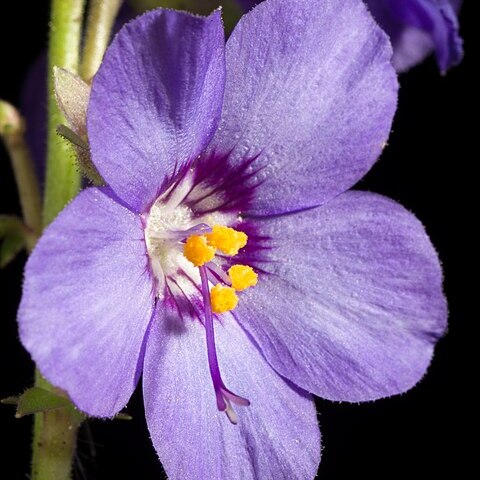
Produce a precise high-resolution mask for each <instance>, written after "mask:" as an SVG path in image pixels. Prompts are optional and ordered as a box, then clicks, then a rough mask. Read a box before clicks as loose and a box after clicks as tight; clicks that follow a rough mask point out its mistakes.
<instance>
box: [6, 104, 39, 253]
mask: <svg viewBox="0 0 480 480" xmlns="http://www.w3.org/2000/svg"><path fill="white" fill-rule="evenodd" d="M24 134H25V122H24V121H23V118H22V117H21V116H20V114H19V113H18V111H17V110H16V109H15V108H14V107H13V106H12V105H10V104H8V103H7V102H3V101H0V136H1V137H2V139H3V141H4V143H5V147H6V148H7V150H8V153H9V156H10V160H11V162H12V168H13V173H14V175H15V181H16V183H17V188H18V195H19V197H20V205H21V207H22V214H23V220H24V222H25V225H27V227H29V228H30V229H31V230H32V231H33V233H34V234H35V235H33V236H32V237H31V238H35V237H36V236H38V235H40V232H41V230H42V211H41V208H42V207H41V203H42V202H41V197H40V188H39V186H38V179H37V176H36V174H35V168H34V165H33V161H32V158H31V156H30V152H29V150H28V147H27V144H26V142H25V135H24ZM28 247H29V249H31V248H33V244H32V245H28Z"/></svg>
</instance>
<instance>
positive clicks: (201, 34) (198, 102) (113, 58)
mask: <svg viewBox="0 0 480 480" xmlns="http://www.w3.org/2000/svg"><path fill="white" fill-rule="evenodd" d="M224 82H225V60H224V34H223V26H222V20H221V17H220V12H219V11H216V12H214V13H212V14H211V15H210V16H209V17H198V16H193V15H190V14H188V13H185V12H175V11H172V10H162V9H157V10H154V11H151V12H149V13H147V14H145V15H142V16H141V17H139V18H137V19H136V20H134V21H132V22H130V23H128V24H127V25H126V26H125V27H124V28H123V29H122V30H121V31H120V33H119V34H118V35H117V36H116V37H115V39H114V40H113V42H112V44H111V45H110V47H109V48H108V50H107V52H106V54H105V58H104V60H103V63H102V65H101V67H100V69H99V71H98V73H97V75H96V76H95V79H94V81H93V87H92V93H91V97H90V104H89V108H88V113H87V127H88V134H89V140H90V146H91V151H92V159H93V162H94V163H95V165H96V167H97V168H98V170H99V172H100V174H101V175H102V177H103V178H104V179H105V180H106V181H107V183H108V184H109V186H110V187H111V188H112V189H113V190H114V191H115V193H116V194H117V195H118V196H119V197H120V198H121V199H122V200H123V201H124V202H125V203H127V204H128V205H129V206H130V207H131V208H132V209H133V210H135V211H137V212H143V211H144V210H145V209H146V208H147V207H148V206H149V204H151V203H152V202H153V201H154V200H155V198H156V196H157V194H158V192H159V190H161V188H162V187H163V188H165V187H166V185H167V183H168V181H169V179H171V177H172V176H173V175H175V173H176V172H178V170H179V169H180V168H181V167H182V166H184V165H185V164H186V163H187V162H188V161H190V160H192V159H194V158H195V157H197V155H198V154H199V153H200V152H201V151H202V150H203V148H204V147H205V146H206V145H207V143H208V142H209V140H210V138H211V136H212V135H213V133H214V131H215V129H216V127H217V124H218V121H219V117H220V110H221V106H222V98H223V89H224Z"/></svg>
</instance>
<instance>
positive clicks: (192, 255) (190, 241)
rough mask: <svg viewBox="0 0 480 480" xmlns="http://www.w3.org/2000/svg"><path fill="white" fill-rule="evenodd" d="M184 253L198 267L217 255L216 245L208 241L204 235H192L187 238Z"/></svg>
mask: <svg viewBox="0 0 480 480" xmlns="http://www.w3.org/2000/svg"><path fill="white" fill-rule="evenodd" d="M183 254H184V255H185V257H186V258H187V260H190V261H191V262H192V263H193V264H194V265H195V266H196V267H201V266H202V265H205V264H206V263H208V262H209V261H210V260H212V258H213V257H214V256H215V247H212V246H210V245H209V244H208V243H207V239H206V238H205V236H203V235H191V236H190V237H188V238H187V242H186V243H185V247H184V249H183Z"/></svg>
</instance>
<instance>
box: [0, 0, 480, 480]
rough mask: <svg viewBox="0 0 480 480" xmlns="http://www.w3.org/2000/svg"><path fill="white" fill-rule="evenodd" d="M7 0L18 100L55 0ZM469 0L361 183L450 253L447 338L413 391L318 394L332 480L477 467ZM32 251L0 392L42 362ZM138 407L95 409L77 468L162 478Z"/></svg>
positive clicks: (1, 313)
mask: <svg viewBox="0 0 480 480" xmlns="http://www.w3.org/2000/svg"><path fill="white" fill-rule="evenodd" d="M5 3H7V2H5ZM5 3H3V4H2V7H1V10H0V12H1V13H0V14H1V17H2V27H1V29H0V49H1V50H0V51H1V57H0V65H1V70H0V97H2V98H4V99H7V100H9V101H10V102H12V103H14V104H18V101H19V93H20V90H21V87H22V81H23V79H24V77H25V75H26V73H27V71H28V68H29V66H30V65H31V63H32V62H33V61H34V60H35V58H36V57H37V56H38V54H39V53H40V52H41V51H42V50H43V49H44V48H45V45H46V38H47V24H48V2H46V1H36V2H13V4H11V5H9V6H8V7H7V6H5ZM8 3H9V4H10V3H11V2H8ZM466 3H467V5H466V6H464V9H463V11H462V15H461V25H462V34H463V37H464V39H465V43H466V57H465V59H464V61H463V63H462V64H461V65H460V66H459V67H457V68H455V69H453V70H452V71H451V72H449V73H448V75H447V76H445V77H442V76H440V75H439V73H438V70H437V68H436V64H435V62H434V60H433V59H432V58H430V59H429V60H428V61H426V62H425V63H424V64H422V65H420V66H419V67H416V68H415V69H413V70H411V71H410V72H409V73H407V74H404V75H402V76H401V79H400V80H401V90H400V98H399V109H398V112H397V115H396V119H395V123H394V129H393V133H392V135H391V138H390V143H389V147H388V148H387V149H386V151H385V152H384V154H383V156H382V159H381V161H380V162H379V163H377V165H376V166H375V167H374V168H373V170H372V171H371V172H370V173H369V174H368V175H367V177H366V178H365V179H364V180H363V181H362V182H361V184H360V185H359V187H360V188H363V189H368V190H372V191H375V192H379V193H382V194H385V195H387V196H389V197H392V198H394V199H396V200H397V201H399V202H401V203H402V204H403V205H405V206H406V207H407V208H408V209H410V210H411V211H413V212H415V214H416V215H417V216H418V217H419V218H420V219H421V220H422V222H423V223H424V224H425V226H426V228H427V231H428V232H429V234H430V236H431V238H432V241H433V243H434V245H435V246H436V248H437V249H438V251H439V254H440V257H441V259H442V261H443V264H444V270H445V289H446V293H447V296H448V299H449V304H450V328H449V332H448V335H447V336H446V337H445V338H444V339H442V340H441V341H440V342H439V344H438V346H437V348H436V354H435V357H434V359H433V363H432V365H431V367H430V369H429V371H428V374H427V376H426V377H425V378H424V379H423V381H422V382H421V383H420V384H419V385H418V386H417V387H415V388H414V389H413V390H412V391H410V392H408V393H407V394H405V395H401V396H397V397H394V398H390V399H385V400H381V401H377V402H374V403H366V404H360V405H350V404H338V403H331V402H328V401H324V400H318V401H317V407H318V411H319V412H320V425H321V430H322V435H323V448H324V449H323V458H322V463H321V466H320V470H319V475H320V478H321V479H322V480H332V479H348V478H352V477H353V476H360V477H362V478H363V477H368V478H371V479H377V478H378V479H380V478H382V479H383V478H391V477H392V476H397V475H398V476H400V475H401V476H405V477H412V478H417V477H421V476H424V477H428V478H434V477H435V476H436V475H440V474H444V473H445V471H446V470H447V469H448V468H451V467H453V468H454V469H455V470H454V471H455V472H456V476H455V477H456V478H463V475H462V473H461V472H462V471H463V469H466V468H467V463H468V459H469V456H468V454H467V446H468V441H467V440H466V438H465V436H464V431H468V429H469V428H470V425H469V422H470V421H471V419H470V411H469V404H470V401H469V398H470V396H471V395H472V389H474V388H476V385H474V384H473V385H472V384H471V383H466V382H465V381H464V380H463V379H464V375H462V373H464V372H465V369H466V368H467V367H468V365H470V363H471V360H472V357H473V352H472V350H470V349H469V348H467V346H466V340H467V337H468V335H469V334H470V332H471V329H472V327H473V323H476V322H477V321H478V315H473V314H471V313H470V312H468V311H467V307H466V305H467V300H468V298H467V293H466V288H467V284H468V283H469V280H468V278H469V276H468V273H469V272H470V271H473V272H474V269H473V265H472V264H471V262H472V259H471V258H470V253H469V238H470V236H471V235H472V233H471V230H470V227H469V225H472V224H473V223H474V222H475V219H476V218H478V215H477V216H473V212H472V210H470V208H471V207H470V206H471V205H472V203H471V202H473V178H474V174H473V165H474V164H475V163H476V162H477V159H478V153H477V151H476V150H475V148H474V147H475V143H478V142H477V141H476V138H475V137H474V131H473V124H472V122H473V121H474V120H468V119H467V116H469V112H471V113H473V112H474V111H475V110H478V108H477V107H475V106H474V105H473V103H474V99H475V101H476V92H475V91H474V88H473V80H474V76H473V72H472V64H473V62H472V58H473V57H474V55H475V53H474V52H473V42H472V41H471V37H473V32H472V29H471V25H472V23H473V22H472V21H471V18H472V17H473V10H469V9H470V8H473V5H471V2H466ZM27 5H28V7H27ZM473 118H474V117H473ZM475 134H476V135H478V133H476V132H475ZM0 156H1V159H0V213H19V205H18V199H17V195H16V191H15V188H14V181H13V177H12V172H11V169H10V165H9V163H8V161H7V157H6V154H5V151H4V150H3V147H1V146H0ZM24 262H25V255H21V256H19V257H18V258H17V259H16V260H15V261H14V262H13V263H12V264H10V265H9V266H8V267H7V268H6V269H4V270H3V271H0V372H1V373H0V398H3V397H6V396H9V395H11V394H16V393H19V392H21V391H22V390H23V389H24V388H25V387H27V386H29V385H31V383H32V378H33V365H32V364H31V362H30V359H29V356H28V354H27V353H26V352H25V351H24V350H23V349H22V347H21V346H20V344H19V342H18V338H17V327H16V323H15V315H16V308H17V305H18V302H19V299H20V289H21V281H22V269H23V265H24ZM477 284H478V282H477ZM477 295H478V294H477ZM475 317H477V318H475ZM472 381H473V382H475V380H474V379H472V380H470V382H472ZM128 411H129V412H130V413H131V414H132V415H133V417H134V419H133V420H132V421H129V422H128V421H116V422H103V421H99V420H97V421H91V422H90V423H89V424H88V426H87V427H83V428H82V431H81V432H80V439H79V445H78V453H77V457H76V462H75V478H78V479H81V478H85V479H107V478H116V479H120V480H122V479H131V478H132V479H133V478H139V479H161V478H163V471H162V468H161V466H160V464H159V462H158V461H157V458H156V454H155V451H154V450H153V448H152V446H151V444H150V441H149V436H148V431H147V428H146V425H145V421H144V418H143V407H142V401H141V395H140V394H139V392H136V394H135V395H134V398H133V399H132V401H131V402H130V404H129V407H128ZM13 413H14V412H13V409H12V407H8V406H3V405H0V436H1V439H2V443H3V446H2V448H1V449H0V477H1V478H6V479H7V478H8V479H10V478H11V479H24V478H28V465H29V444H30V424H31V419H30V418H23V419H20V420H16V419H15V418H14V417H13ZM187 428H188V426H187ZM472 428H473V427H472ZM472 433H473V434H474V435H475V434H476V432H475V430H473V432H472Z"/></svg>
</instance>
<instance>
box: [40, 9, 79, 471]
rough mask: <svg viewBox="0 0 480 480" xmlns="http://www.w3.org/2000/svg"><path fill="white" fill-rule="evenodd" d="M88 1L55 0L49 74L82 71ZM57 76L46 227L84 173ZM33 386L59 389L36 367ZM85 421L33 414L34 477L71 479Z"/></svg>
mask: <svg viewBox="0 0 480 480" xmlns="http://www.w3.org/2000/svg"><path fill="white" fill-rule="evenodd" d="M84 2H85V0H52V4H51V22H50V40H49V49H48V67H49V72H53V67H54V66H59V67H63V68H66V69H68V70H70V71H73V72H76V71H78V63H79V56H80V53H79V52H80V42H81V32H82V19H83V10H84ZM53 87H54V85H53V74H49V78H48V139H47V141H48V148H47V172H46V180H45V199H44V205H43V225H44V226H47V225H48V224H49V223H50V222H51V221H52V220H53V219H54V218H55V217H56V216H57V214H58V213H59V212H60V211H61V210H62V209H63V207H64V206H65V205H66V204H67V203H68V202H69V201H70V200H71V199H72V198H73V197H74V196H75V195H76V193H77V192H78V190H79V188H80V173H79V171H78V169H77V167H76V166H75V163H74V161H73V158H72V153H71V151H70V150H69V147H68V146H67V145H66V143H65V142H64V141H63V140H61V139H60V138H59V137H58V136H57V133H56V128H57V125H58V124H61V123H65V119H64V117H63V115H62V113H61V112H60V110H59V108H58V107H57V104H56V101H55V94H54V90H53ZM35 385H36V386H38V387H42V388H44V389H46V390H51V391H56V389H55V388H54V387H53V386H52V385H50V384H49V383H48V382H47V381H46V380H45V379H44V378H43V377H42V376H41V374H40V372H39V371H38V370H37V371H36V374H35ZM80 422H81V420H80V417H79V415H78V413H77V412H76V411H75V409H74V407H73V406H71V407H66V408H62V409H59V410H58V411H54V412H44V413H38V414H36V415H35V420H34V428H33V444H32V449H33V452H32V474H31V479H32V480H68V479H70V478H71V471H72V461H73V457H74V453H75V445H76V438H77V430H78V426H79V424H80Z"/></svg>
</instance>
